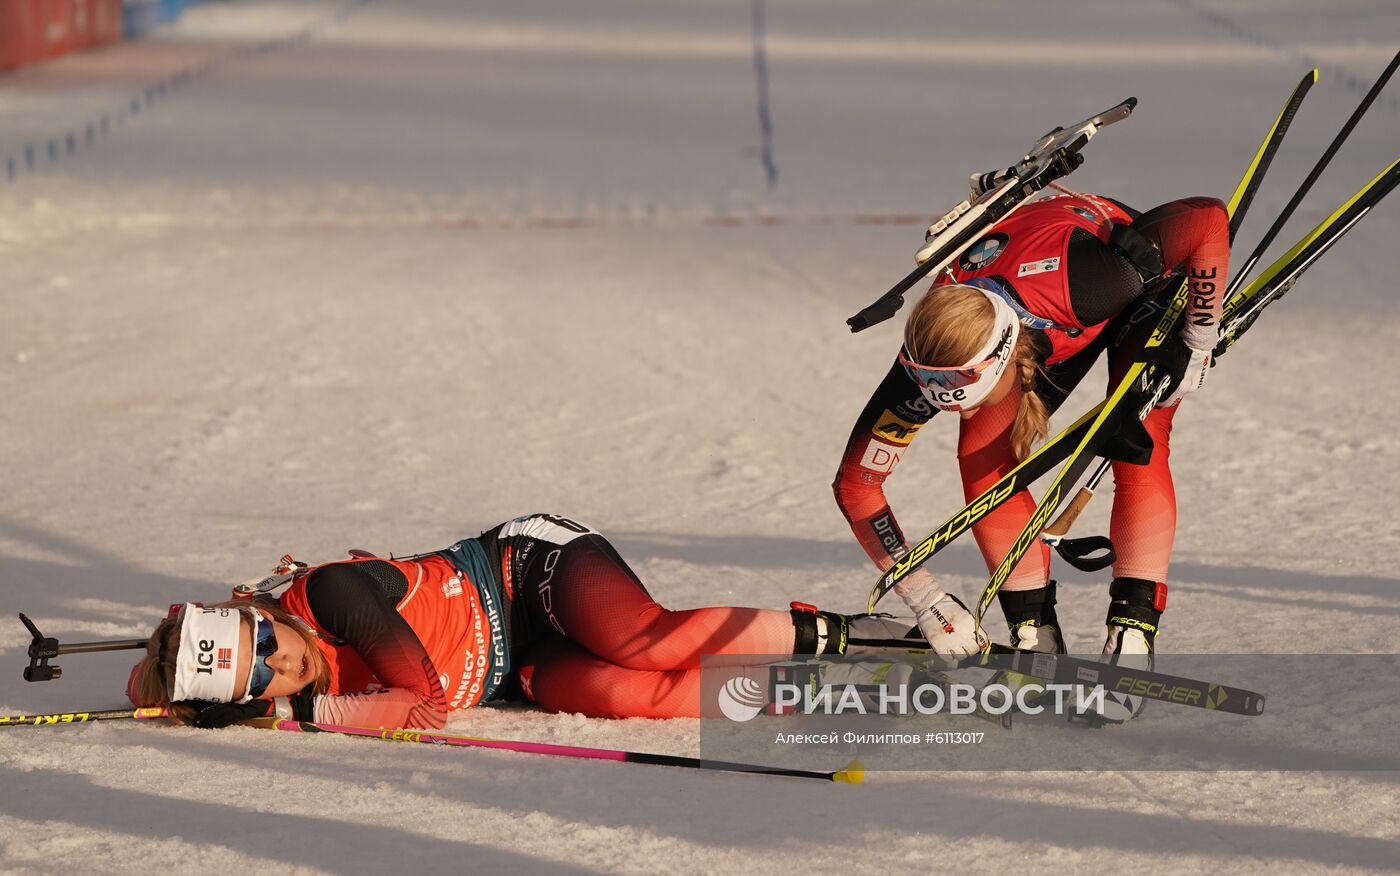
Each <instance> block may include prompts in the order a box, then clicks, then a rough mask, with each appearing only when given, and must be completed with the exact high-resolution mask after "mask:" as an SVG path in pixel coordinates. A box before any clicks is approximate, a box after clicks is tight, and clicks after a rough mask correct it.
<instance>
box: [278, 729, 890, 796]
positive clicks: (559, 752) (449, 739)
mask: <svg viewBox="0 0 1400 876" xmlns="http://www.w3.org/2000/svg"><path fill="white" fill-rule="evenodd" d="M273 726H274V727H275V728H276V729H278V730H285V731H289V732H293V733H340V734H343V735H345V736H364V737H367V738H370V739H382V740H384V741H386V742H420V743H427V744H430V745H456V746H461V747H465V748H502V749H505V750H507V751H519V752H523V753H525V754H548V755H553V756H555V757H580V758H587V759H591V760H617V761H622V762H624V763H648V764H654V765H657V766H673V767H685V768H687V769H695V770H719V771H722V772H730V773H756V774H759V775H768V776H790V777H793V778H799V779H821V780H823V781H827V782H843V783H845V784H848V785H855V784H859V783H860V782H861V781H863V780H864V779H865V766H864V765H863V764H862V763H861V762H860V761H859V760H853V761H851V762H850V763H849V764H847V765H846V767H845V768H844V769H839V770H835V771H833V772H829V773H828V772H820V771H816V770H785V769H778V768H776V767H766V766H759V765H757V764H748V763H729V762H727V761H718V760H701V759H700V758H698V757H680V756H677V755H673V754H649V753H647V752H644V751H618V750H617V749H612V748H585V747H583V746H578V745H555V744H553V743H549V742H515V741H512V740H509V739H483V738H480V737H476V736H448V735H444V734H441V733H425V732H423V731H420V730H372V729H369V728H367V727H345V726H342V725H339V724H317V723H313V722H311V721H278V722H277V723H276V724H274V725H273Z"/></svg>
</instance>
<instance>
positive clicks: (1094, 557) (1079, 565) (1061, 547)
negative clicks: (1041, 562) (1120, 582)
mask: <svg viewBox="0 0 1400 876" xmlns="http://www.w3.org/2000/svg"><path fill="white" fill-rule="evenodd" d="M1051 547H1053V548H1054V549H1055V553H1057V554H1059V555H1060V558H1061V559H1063V560H1064V561H1065V562H1066V563H1069V564H1070V565H1071V566H1073V567H1075V568H1076V569H1078V570H1079V571H1081V572H1097V571H1098V570H1100V569H1106V568H1108V567H1109V566H1111V565H1113V563H1114V561H1116V560H1117V559H1118V554H1117V552H1115V551H1114V550H1113V542H1112V541H1110V540H1109V538H1108V536H1106V535H1088V536H1085V537H1084V538H1061V539H1058V540H1057V541H1055V542H1054V543H1053V544H1051Z"/></svg>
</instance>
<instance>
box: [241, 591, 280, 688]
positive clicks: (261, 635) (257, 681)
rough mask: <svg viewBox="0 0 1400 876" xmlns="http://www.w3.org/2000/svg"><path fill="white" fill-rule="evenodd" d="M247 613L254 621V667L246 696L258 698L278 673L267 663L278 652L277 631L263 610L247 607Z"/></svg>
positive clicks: (249, 676)
mask: <svg viewBox="0 0 1400 876" xmlns="http://www.w3.org/2000/svg"><path fill="white" fill-rule="evenodd" d="M247 613H248V617H249V618H250V619H251V620H252V621H253V669H252V672H251V673H250V674H249V675H248V691H247V694H246V695H245V696H247V697H248V698H249V699H257V698H258V697H260V696H262V695H263V692H264V691H266V690H267V686H268V685H269V684H271V683H272V679H273V677H274V676H276V675H277V673H276V672H274V671H273V670H272V667H270V666H268V665H267V658H269V657H271V656H272V655H273V654H276V653H277V631H276V630H275V629H273V627H272V621H271V620H269V619H268V617H267V616H266V615H264V614H263V613H262V612H260V611H257V610H256V609H247Z"/></svg>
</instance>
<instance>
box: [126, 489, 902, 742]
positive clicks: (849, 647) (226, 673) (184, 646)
mask: <svg viewBox="0 0 1400 876" xmlns="http://www.w3.org/2000/svg"><path fill="white" fill-rule="evenodd" d="M282 571H285V572H286V574H285V575H283V576H280V577H279V578H275V579H272V580H274V581H276V582H277V583H283V580H282V579H285V581H286V583H289V585H290V586H289V587H288V588H287V589H286V590H285V591H284V592H283V593H282V595H281V596H280V597H279V598H277V599H276V600H273V599H271V598H270V597H266V596H264V597H260V598H256V599H235V600H232V601H230V602H225V603H220V604H219V605H215V606H210V607H201V606H198V605H194V604H186V605H184V606H183V607H182V606H172V613H171V616H170V617H169V618H167V619H166V620H165V621H163V622H162V623H161V624H160V625H159V626H158V627H157V628H156V630H155V632H154V633H153V634H152V635H151V638H150V641H149V642H148V643H147V647H146V656H145V658H143V659H142V660H141V662H139V663H138V664H137V665H136V666H135V667H134V668H133V669H132V672H131V678H130V681H129V684H128V689H127V692H128V694H129V696H130V697H131V699H132V702H134V703H136V704H137V705H138V706H164V705H168V704H171V703H173V704H175V708H174V709H173V710H172V711H173V712H174V714H175V715H176V717H178V718H179V719H181V720H184V721H186V722H189V723H193V724H195V725H197V726H202V727H223V726H227V725H229V724H232V723H235V722H238V721H244V720H249V719H252V718H260V717H267V716H271V715H277V716H279V717H294V718H296V719H297V720H314V721H323V722H329V723H334V724H349V725H354V726H363V727H386V728H407V727H412V728H418V729H436V728H439V727H442V726H443V725H444V724H445V723H446V721H447V715H448V712H450V711H452V710H455V709H466V708H470V707H472V706H475V705H476V704H477V703H479V702H483V701H487V700H502V699H516V700H518V699H523V700H526V701H529V702H533V703H538V704H539V705H540V706H543V707H544V708H546V709H549V710H551V711H559V712H578V713H582V714H584V715H588V716H590V717H599V718H626V717H646V718H673V717H698V716H699V714H700V669H699V667H700V657H701V655H702V654H734V655H740V654H746V655H783V656H786V655H807V654H815V655H820V654H845V653H851V652H852V651H853V650H859V646H858V644H854V643H855V642H857V641H858V640H860V639H861V638H862V637H868V638H869V639H871V640H872V641H873V640H876V639H878V640H882V641H884V640H888V639H891V638H899V639H903V638H905V637H906V636H910V635H912V636H913V637H915V638H917V637H918V630H917V628H915V627H914V625H913V621H912V620H910V619H905V620H903V621H899V620H897V619H893V618H889V617H888V616H870V615H862V616H856V617H846V616H843V615H837V614H832V613H830V612H819V611H817V610H816V609H814V608H812V607H810V606H806V605H802V604H800V603H794V604H793V609H792V610H791V611H782V610H771V609H759V608H730V607H721V608H697V609H691V610H688V611H670V610H667V609H665V608H662V607H661V606H660V605H658V604H657V603H656V601H655V600H653V599H652V597H651V596H650V595H649V594H648V593H647V590H646V588H645V587H644V586H643V585H642V582H641V581H640V580H639V579H638V578H637V576H636V574H634V573H633V572H632V570H631V569H629V568H628V567H627V564H626V563H624V562H623V561H622V559H621V558H620V557H619V556H618V555H617V552H616V551H615V550H614V549H613V547H612V545H610V544H609V543H608V541H607V540H606V539H605V538H603V537H602V536H601V535H599V534H598V533H597V532H594V531H593V530H592V529H589V528H588V527H587V526H583V525H582V524H579V523H576V522H574V521H572V520H569V519H567V518H563V517H558V516H555V515H548V514H536V515H530V516H526V517H520V518H517V519H515V520H512V521H509V522H507V523H503V524H501V525H499V526H497V527H495V528H494V529H491V530H488V531H487V532H485V533H483V534H482V535H480V536H478V537H476V538H469V539H464V540H462V541H460V542H458V543H457V544H454V545H452V546H451V547H450V548H447V549H446V550H442V551H436V552H433V553H427V554H420V555H417V556H411V557H405V558H400V559H389V560H384V559H379V558H374V557H368V556H355V557H354V558H352V559H350V560H345V561H341V562H333V563H326V564H324V565H320V566H316V567H312V568H307V567H305V566H300V565H299V564H298V565H290V564H284V566H283V569H282ZM922 645H923V643H922V642H919V646H922Z"/></svg>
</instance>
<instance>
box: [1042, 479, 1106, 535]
mask: <svg viewBox="0 0 1400 876" xmlns="http://www.w3.org/2000/svg"><path fill="white" fill-rule="evenodd" d="M1093 498H1094V491H1093V489H1091V488H1090V487H1087V486H1084V487H1080V488H1079V492H1077V493H1075V494H1074V498H1073V499H1070V500H1069V504H1067V505H1066V506H1065V510H1063V511H1061V512H1060V516H1059V517H1056V518H1055V522H1053V523H1051V524H1050V525H1049V526H1047V527H1045V530H1044V531H1043V532H1042V533H1041V535H1040V540H1041V541H1043V542H1045V543H1046V544H1048V545H1050V546H1052V547H1053V546H1055V545H1057V544H1059V543H1060V540H1061V539H1063V538H1064V537H1065V536H1066V535H1068V534H1069V531H1070V529H1072V528H1073V527H1074V522H1075V521H1076V520H1078V519H1079V515H1080V514H1081V513H1082V512H1083V511H1084V509H1085V508H1087V507H1088V506H1089V501H1090V500H1091V499H1093Z"/></svg>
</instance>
